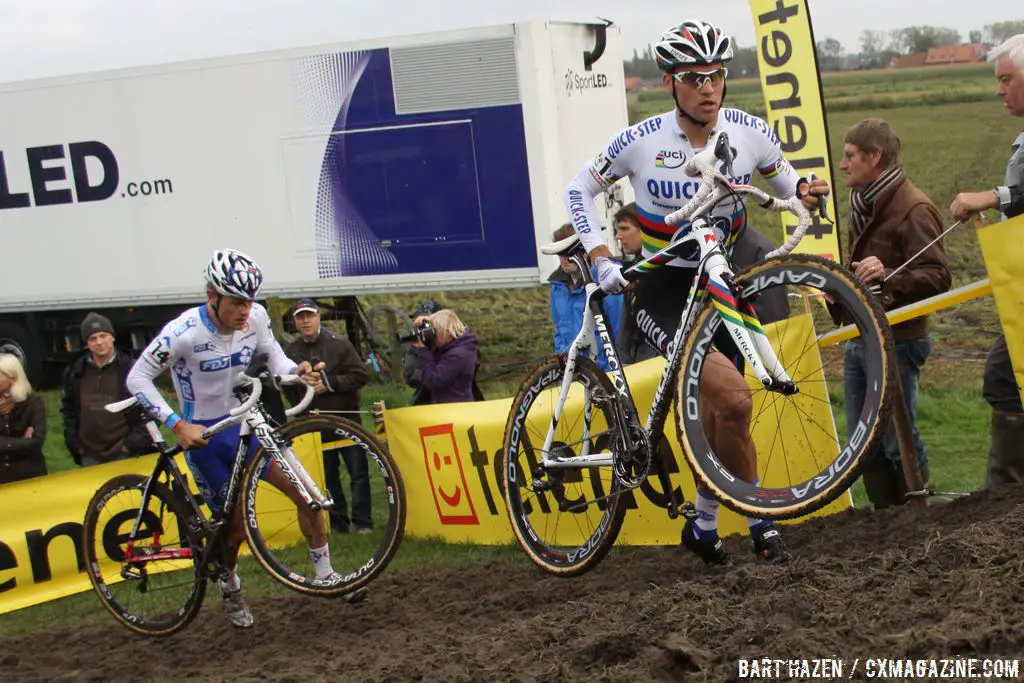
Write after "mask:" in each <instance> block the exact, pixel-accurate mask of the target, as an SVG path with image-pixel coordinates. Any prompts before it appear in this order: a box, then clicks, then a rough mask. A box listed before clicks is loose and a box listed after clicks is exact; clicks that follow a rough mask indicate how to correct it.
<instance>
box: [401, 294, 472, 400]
mask: <svg viewBox="0 0 1024 683" xmlns="http://www.w3.org/2000/svg"><path fill="white" fill-rule="evenodd" d="M399 341H400V342H411V344H412V348H413V350H414V353H415V354H416V358H417V360H418V361H419V366H420V369H421V373H422V374H421V376H420V390H421V391H422V392H423V395H422V397H421V399H420V400H419V401H418V403H417V405H426V404H438V403H462V402H469V401H475V400H479V399H480V398H482V394H480V393H479V389H478V388H477V387H476V371H477V362H478V358H479V353H480V342H479V340H478V339H477V337H476V335H474V334H473V333H471V332H470V331H469V330H468V329H466V326H465V325H464V324H463V322H462V321H461V320H459V317H458V316H457V315H455V312H454V311H452V310H449V309H447V308H445V309H441V310H440V311H437V312H436V313H433V314H431V315H420V316H417V317H416V318H415V319H414V320H413V331H412V332H410V333H408V334H406V335H402V336H400V337H399Z"/></svg>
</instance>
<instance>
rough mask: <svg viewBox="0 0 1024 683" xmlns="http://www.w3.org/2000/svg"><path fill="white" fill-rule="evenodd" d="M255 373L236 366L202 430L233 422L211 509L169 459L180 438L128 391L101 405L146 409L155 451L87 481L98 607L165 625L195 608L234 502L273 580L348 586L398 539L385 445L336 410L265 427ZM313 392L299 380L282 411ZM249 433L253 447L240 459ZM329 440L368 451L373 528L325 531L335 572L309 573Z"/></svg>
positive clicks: (311, 589) (143, 629) (400, 497)
mask: <svg viewBox="0 0 1024 683" xmlns="http://www.w3.org/2000/svg"><path fill="white" fill-rule="evenodd" d="M253 374H256V375H257V377H256V378H254V377H251V376H249V375H247V374H245V375H241V376H240V377H241V380H240V384H239V386H238V387H237V388H236V390H235V394H236V397H237V398H238V399H239V401H241V404H240V405H239V406H238V407H237V408H235V409H233V410H232V411H231V412H230V413H229V414H228V416H227V417H226V418H225V419H224V420H222V421H221V422H218V423H217V424H215V425H213V426H211V427H210V428H208V429H207V430H206V431H205V432H204V433H203V437H204V438H208V437H210V436H212V435H213V434H216V433H218V432H220V431H223V430H224V429H227V428H228V427H230V426H232V425H236V424H238V423H241V432H240V440H239V444H238V449H237V451H236V457H235V463H234V467H233V470H232V472H231V479H230V482H229V484H228V490H227V495H226V503H225V504H224V506H223V509H221V510H217V511H215V512H214V513H213V515H212V517H210V518H207V517H206V516H205V515H204V514H203V512H202V510H201V509H200V505H201V503H202V499H201V497H200V496H198V495H197V494H194V493H192V492H191V491H190V490H189V487H188V485H187V482H186V480H185V478H184V476H183V475H182V472H181V470H180V469H179V468H178V466H177V464H176V463H175V460H174V457H173V456H175V455H176V454H178V453H179V452H181V448H180V446H176V447H174V448H171V447H169V446H168V445H167V443H166V442H165V441H164V439H163V436H162V435H161V433H160V430H159V428H158V427H157V425H156V423H155V422H154V421H153V420H152V419H150V418H149V415H148V413H146V412H145V411H144V410H143V409H142V407H141V406H139V405H138V402H137V400H136V399H135V398H130V399H127V400H125V401H121V402H119V403H113V404H110V405H108V406H107V410H109V411H111V412H121V411H135V412H136V413H137V416H138V418H139V419H145V420H146V428H147V430H148V432H149V435H150V437H151V438H152V439H153V442H154V443H155V444H156V445H157V447H158V449H159V454H158V456H157V460H156V465H155V467H154V469H153V473H152V475H151V476H149V477H144V476H142V475H137V474H125V475H121V476H118V477H115V478H113V479H111V480H110V481H108V482H107V483H105V484H104V485H103V486H101V487H100V488H99V490H98V491H96V494H95V495H94V496H93V498H92V500H91V501H90V503H89V507H88V510H87V511H86V514H85V523H84V540H85V543H84V546H83V551H82V552H83V556H84V561H85V566H86V569H87V572H88V574H89V580H90V581H91V582H92V585H93V588H95V590H96V593H97V595H99V598H100V601H101V602H102V603H103V605H104V606H105V607H106V608H107V609H108V610H109V611H110V613H111V614H113V615H114V617H115V618H116V619H117V620H118V621H120V622H121V623H122V624H124V625H125V626H127V627H128V628H129V629H131V630H133V631H136V632H138V633H141V634H144V635H154V636H155V635H167V634H170V633H174V632H175V631H178V630H180V629H182V628H183V627H184V626H186V625H187V624H188V623H189V622H190V621H191V620H192V619H193V618H194V617H195V615H196V614H197V613H198V611H199V608H200V607H201V606H202V602H203V597H204V595H205V592H206V582H207V579H210V580H211V581H213V580H219V579H223V578H226V577H227V571H226V570H225V568H224V563H223V553H224V545H225V541H226V539H227V534H228V529H229V526H230V524H229V521H230V520H231V518H232V515H235V514H237V513H236V509H237V507H236V506H239V505H241V513H242V519H243V520H244V528H245V537H246V541H247V543H248V547H249V549H250V550H251V551H252V554H253V556H254V557H255V558H256V560H257V562H259V564H260V565H261V566H262V567H263V568H264V569H265V570H266V571H267V572H268V573H269V574H270V575H271V576H272V577H274V578H275V579H276V580H277V581H279V582H281V583H283V584H284V585H285V586H288V587H289V588H291V589H294V590H297V591H300V592H302V593H306V594H310V595H316V596H323V597H341V596H346V595H349V596H351V595H352V594H354V593H355V592H356V591H359V590H361V589H362V588H363V587H364V586H366V585H367V584H368V583H369V582H371V581H372V580H373V579H374V578H375V577H376V576H377V575H378V574H380V572H381V571H383V570H384V568H385V567H386V566H387V564H388V562H390V560H391V558H392V557H393V556H394V554H395V552H396V551H397V549H398V545H399V543H400V542H401V540H402V536H403V533H404V529H405V493H404V488H403V485H402V478H401V476H400V474H399V472H398V468H397V467H396V466H395V463H394V460H393V459H392V458H391V455H390V454H389V453H388V451H387V449H385V448H384V447H382V446H381V444H380V443H379V442H378V441H377V440H376V439H375V438H374V437H373V436H372V435H371V434H370V433H369V432H367V431H366V430H364V429H363V428H362V427H361V426H360V425H358V424H356V423H354V422H351V421H349V420H346V419H343V418H341V417H338V416H334V415H326V414H318V413H315V412H314V413H312V414H310V415H309V416H307V417H302V418H299V419H296V420H294V421H290V422H288V423H286V424H284V425H283V426H281V427H279V428H274V427H272V426H271V424H270V422H269V418H268V416H267V414H266V412H265V410H264V408H263V405H262V403H260V394H261V389H262V384H261V382H260V379H262V378H266V377H267V375H266V374H265V373H263V374H260V373H257V372H253ZM275 379H276V381H277V382H279V383H280V384H293V383H294V384H298V383H301V382H302V379H301V378H300V377H298V376H295V375H291V376H287V377H278V378H275ZM246 389H248V391H249V394H248V397H246V395H245V392H246ZM312 398H313V387H311V386H308V385H306V393H305V396H304V397H303V399H302V401H301V402H300V403H298V404H297V405H295V406H294V407H293V408H291V409H289V410H288V411H286V414H287V415H288V416H289V417H290V416H293V415H297V414H298V413H301V412H302V411H303V410H305V408H306V406H308V405H309V402H310V401H311V400H312ZM253 435H255V437H256V439H257V441H258V442H259V447H258V449H257V450H256V452H255V453H253V455H252V457H251V458H249V459H248V460H247V458H246V455H247V454H248V453H249V447H250V444H251V441H252V437H253ZM338 444H343V445H347V446H355V447H357V448H359V449H360V450H361V451H362V453H364V454H365V456H366V458H367V461H368V463H367V465H368V467H369V470H370V483H371V488H372V490H371V502H372V519H373V529H372V531H371V532H370V533H362V534H359V535H356V534H341V533H332V534H330V535H329V536H328V540H329V543H330V548H331V562H332V565H333V567H334V570H335V573H334V574H333V575H332V576H330V577H327V578H318V577H317V576H316V572H315V568H314V565H313V562H312V560H310V558H309V552H308V547H309V546H308V540H307V539H308V538H311V534H312V533H314V530H313V529H314V527H315V526H316V520H315V517H314V518H313V519H311V517H310V515H311V514H319V515H320V518H321V520H322V523H323V524H324V525H327V523H328V522H327V513H328V511H329V510H330V509H331V507H333V505H334V501H333V500H332V499H331V498H330V496H329V495H327V494H325V493H324V490H325V487H324V478H323V460H322V450H326V449H327V447H330V446H337V445H338ZM303 452H304V453H311V455H308V456H307V458H306V462H305V464H303V462H301V461H300V457H299V454H300V453H303ZM374 465H376V467H374ZM270 468H277V469H279V470H280V471H281V472H282V473H283V474H284V475H285V477H286V479H287V481H288V482H289V485H288V486H286V487H285V488H282V489H278V488H276V487H275V486H273V485H271V484H270V483H269V481H268V480H267V473H268V472H269V471H270ZM343 469H344V468H343ZM311 473H312V474H311ZM286 489H287V490H286ZM324 530H326V526H325V528H324Z"/></svg>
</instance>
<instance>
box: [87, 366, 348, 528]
mask: <svg viewBox="0 0 1024 683" xmlns="http://www.w3.org/2000/svg"><path fill="white" fill-rule="evenodd" d="M277 381H278V382H279V383H280V384H281V385H282V386H287V385H291V384H301V383H303V380H302V378H301V377H299V376H298V375H285V376H283V377H278V378H277ZM244 385H248V386H249V387H250V394H249V397H248V398H247V399H246V400H245V401H244V402H243V403H241V404H240V405H239V406H238V407H236V408H234V409H232V410H231V411H229V412H228V415H227V417H225V418H224V419H223V420H221V421H220V422H217V423H216V424H213V425H211V426H210V427H208V428H206V429H205V430H203V434H202V437H203V438H204V439H209V438H210V437H211V436H213V435H214V434H217V433H219V432H222V431H224V430H225V429H227V428H228V427H231V426H233V425H236V424H238V423H239V422H241V423H242V426H241V428H240V429H239V443H238V450H239V451H241V450H242V449H244V448H245V447H246V446H247V445H248V441H249V440H248V439H246V438H245V437H247V436H250V435H255V436H256V439H257V440H258V441H259V442H260V445H261V446H263V448H264V449H265V450H266V451H267V452H268V453H270V454H271V456H272V458H273V460H274V462H276V463H277V465H278V467H280V469H281V472H282V473H283V474H284V475H285V476H286V477H287V478H288V480H289V481H290V482H291V483H292V485H293V486H294V487H295V489H296V491H298V492H299V495H300V496H301V497H302V499H303V501H304V502H305V503H306V504H307V505H315V506H316V507H319V508H322V509H329V508H331V507H333V506H334V500H333V499H332V498H331V497H330V496H329V495H325V494H324V493H323V492H322V491H321V490H320V488H319V487H318V486H317V485H316V482H314V481H313V479H312V477H310V476H309V473H308V472H306V468H304V467H303V466H302V463H300V462H299V459H298V458H297V457H296V455H295V452H294V451H293V450H292V449H291V447H285V448H280V447H279V445H278V443H277V440H276V439H275V438H274V431H273V428H272V427H271V426H270V424H269V423H268V422H267V420H266V418H265V417H264V416H263V413H262V412H261V411H259V410H257V409H256V403H257V402H258V401H259V400H260V395H261V394H262V392H263V385H262V383H261V382H260V381H259V380H257V379H255V378H253V377H250V376H248V375H244V374H243V375H240V376H239V386H244ZM313 396H314V390H313V387H312V386H310V385H308V384H306V392H305V395H304V396H303V397H302V400H301V401H300V402H299V403H297V404H296V405H294V406H292V407H291V408H289V409H287V410H285V415H286V416H288V417H294V416H295V415H298V414H299V413H301V412H302V411H304V410H305V409H306V407H307V406H309V404H310V402H311V401H312V400H313ZM137 403H138V399H137V398H135V397H134V396H133V397H132V398H128V399H125V400H123V401H119V402H117V403H111V404H108V405H107V406H105V407H106V409H107V410H108V411H109V412H112V413H117V412H121V411H123V410H126V409H127V408H129V407H131V406H133V405H135V404H137ZM146 431H147V432H148V433H149V436H150V438H151V439H152V440H153V443H154V444H156V445H158V446H159V445H161V444H165V443H166V441H164V437H163V434H162V433H161V432H160V428H159V427H157V425H156V422H155V421H154V420H152V419H149V420H147V421H146ZM235 455H236V463H238V462H241V461H242V460H243V459H244V457H245V454H244V453H241V452H237V453H236V454H235ZM240 471H241V467H240V466H239V465H238V464H236V465H235V467H234V469H233V470H232V476H231V480H230V482H229V484H228V491H227V495H226V498H227V500H229V501H230V500H234V493H235V487H236V486H237V485H238V480H239V476H237V474H238V473H240ZM150 483H152V482H150ZM147 486H148V485H147ZM136 531H137V530H136ZM133 533H134V532H133Z"/></svg>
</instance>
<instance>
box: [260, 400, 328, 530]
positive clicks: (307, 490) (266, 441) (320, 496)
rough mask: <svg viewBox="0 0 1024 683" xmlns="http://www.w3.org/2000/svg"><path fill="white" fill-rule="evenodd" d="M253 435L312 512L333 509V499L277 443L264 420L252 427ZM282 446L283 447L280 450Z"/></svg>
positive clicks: (283, 444)
mask: <svg viewBox="0 0 1024 683" xmlns="http://www.w3.org/2000/svg"><path fill="white" fill-rule="evenodd" d="M252 430H253V434H254V435H255V436H256V438H257V439H258V440H259V442H260V444H261V445H262V446H263V448H264V449H265V450H266V451H268V452H269V453H270V455H271V458H272V459H273V461H274V462H276V463H277V465H278V467H279V468H280V469H281V472H282V473H283V474H284V476H285V477H287V478H288V481H290V482H291V484H292V486H294V487H295V490H296V491H298V493H299V497H300V498H302V500H303V502H304V503H305V504H306V505H308V506H309V507H310V508H312V509H313V510H328V509H330V508H332V507H334V499H333V498H331V497H330V496H329V495H326V494H324V492H323V491H321V490H320V488H319V487H318V486H317V485H316V482H314V481H313V478H312V477H310V476H309V473H308V472H307V471H306V468H305V467H303V466H302V463H300V462H299V459H298V458H296V457H295V452H294V451H293V450H292V449H291V448H290V447H288V446H287V444H285V443H284V442H283V440H282V441H280V442H279V441H278V438H277V437H276V435H275V433H274V430H273V429H272V428H271V427H270V425H269V424H267V422H266V421H265V420H260V421H258V422H256V424H253V425H252ZM282 446H284V447H283V448H282Z"/></svg>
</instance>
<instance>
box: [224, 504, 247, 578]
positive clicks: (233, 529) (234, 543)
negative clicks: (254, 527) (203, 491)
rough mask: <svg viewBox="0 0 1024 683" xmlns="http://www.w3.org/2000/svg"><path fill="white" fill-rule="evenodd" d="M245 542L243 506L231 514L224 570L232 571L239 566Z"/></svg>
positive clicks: (225, 546)
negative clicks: (240, 553) (241, 549)
mask: <svg viewBox="0 0 1024 683" xmlns="http://www.w3.org/2000/svg"><path fill="white" fill-rule="evenodd" d="M244 542H245V527H244V526H243V524H242V506H241V504H238V505H235V511H234V512H233V513H231V526H230V527H228V538H227V541H226V542H225V543H224V568H225V569H227V570H228V571H232V570H234V568H235V565H237V564H238V550H239V548H241V547H242V543H244Z"/></svg>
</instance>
